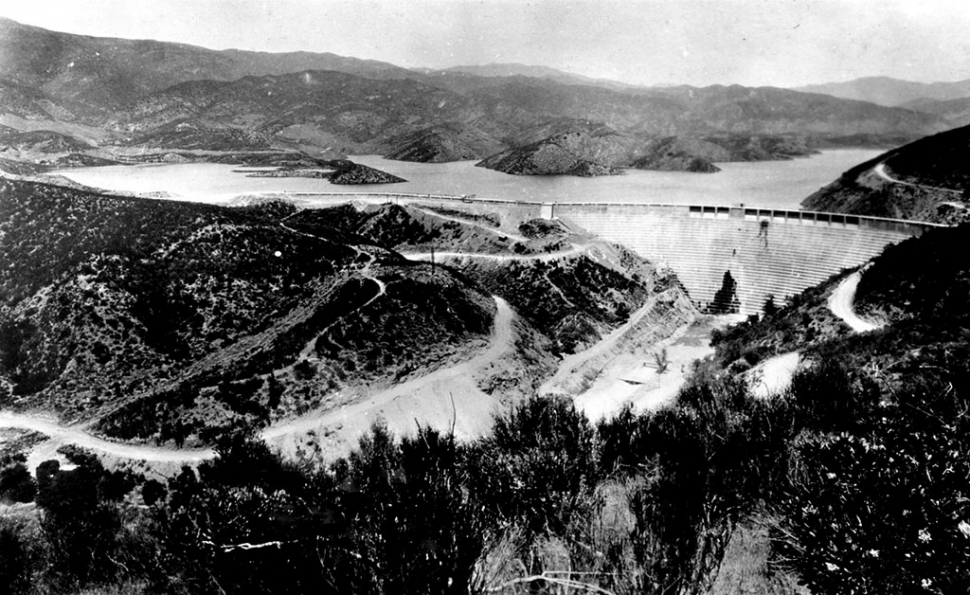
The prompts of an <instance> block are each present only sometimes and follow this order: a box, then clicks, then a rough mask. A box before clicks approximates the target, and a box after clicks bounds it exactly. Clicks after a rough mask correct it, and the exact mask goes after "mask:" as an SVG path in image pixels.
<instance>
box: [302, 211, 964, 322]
mask: <svg viewBox="0 0 970 595" xmlns="http://www.w3.org/2000/svg"><path fill="white" fill-rule="evenodd" d="M292 195H294V196H296V193H293V194H292ZM308 195H310V194H309V193H308ZM312 196H318V197H319V196H331V197H337V196H343V197H346V198H352V199H356V200H371V201H373V200H381V201H388V200H396V201H397V202H399V203H402V202H404V203H428V202H429V201H434V202H439V201H453V202H455V203H457V204H456V206H460V207H461V208H462V209H467V210H470V211H475V212H479V211H481V212H485V211H489V210H496V209H500V210H502V211H503V212H507V213H514V215H515V217H516V218H519V219H527V218H543V219H559V220H561V221H563V222H564V223H566V224H567V225H570V226H572V227H573V228H575V229H581V230H585V231H588V232H590V233H592V234H595V235H598V236H600V237H602V238H604V239H606V240H609V241H611V242H616V243H618V244H622V245H624V246H626V247H627V248H629V249H631V250H633V251H634V252H636V253H638V254H639V255H640V256H643V257H644V258H646V259H648V260H650V261H651V262H653V263H654V264H656V265H659V266H667V267H669V268H670V269H672V270H673V271H674V272H675V273H676V274H677V277H678V278H679V279H680V281H681V283H682V284H683V285H684V287H685V288H686V289H687V291H688V293H689V294H690V297H691V299H692V300H693V301H694V303H695V304H697V305H698V306H700V307H701V308H704V307H706V306H708V305H709V304H711V303H712V302H713V301H714V296H715V294H716V293H717V291H718V290H719V289H721V287H722V284H723V282H724V277H725V275H724V274H725V273H726V272H729V273H730V274H731V278H732V279H733V280H734V282H735V283H736V299H737V302H738V304H737V305H738V308H739V311H740V312H741V313H743V314H753V313H756V312H761V309H762V307H763V305H764V303H765V299H766V298H767V297H768V296H769V295H770V296H773V297H774V300H775V303H776V304H778V305H783V304H785V303H787V302H788V300H789V298H791V297H792V296H794V295H797V294H799V293H801V292H802V291H803V290H805V289H807V288H809V287H812V286H813V285H817V284H819V283H821V282H822V281H825V280H826V279H828V278H829V277H831V276H832V275H834V274H836V273H838V272H839V271H841V270H843V269H847V268H852V267H856V266H859V265H860V264H863V263H865V262H866V261H868V260H870V259H871V258H873V257H875V256H878V255H879V254H880V253H881V252H882V250H883V248H884V247H886V246H887V245H889V244H895V243H898V242H901V241H903V240H905V239H907V238H910V237H913V236H919V235H921V234H922V233H923V232H924V231H926V230H927V229H930V228H933V227H945V226H942V225H938V224H933V223H924V222H918V221H904V220H900V219H882V218H878V217H862V216H857V215H846V214H841V213H818V212H812V211H788V210H778V209H760V208H745V207H742V206H731V207H727V206H719V205H682V204H678V205H673V204H642V203H551V202H544V203H539V202H526V201H513V200H502V199H489V198H480V197H474V198H472V197H469V196H448V195H430V194H394V193H386V194H369V193H326V194H317V193H314V194H312Z"/></svg>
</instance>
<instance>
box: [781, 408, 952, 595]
mask: <svg viewBox="0 0 970 595" xmlns="http://www.w3.org/2000/svg"><path fill="white" fill-rule="evenodd" d="M967 446H968V443H967V434H966V433H965V432H964V431H958V430H957V428H956V427H955V426H954V425H952V424H944V423H939V421H938V420H934V419H933V418H925V419H923V420H919V419H915V420H914V419H912V418H909V417H908V416H900V415H891V416H890V417H888V418H886V419H883V420H881V421H879V422H878V423H877V424H876V426H875V427H874V428H873V431H872V432H870V433H867V434H866V435H862V436H858V435H852V434H839V435H837V436H831V437H823V438H819V439H816V440H813V441H811V442H808V443H806V444H805V445H803V446H802V448H801V449H800V456H801V473H800V474H799V475H798V477H797V481H795V482H794V484H793V485H792V487H791V489H790V492H789V495H788V497H787V498H786V499H785V500H784V501H783V503H782V505H781V507H780V509H781V511H782V512H783V513H784V517H783V521H782V522H781V526H780V532H779V547H778V551H779V554H780V556H781V557H782V559H783V560H784V561H785V562H787V563H788V564H790V565H791V566H792V567H793V568H795V569H796V570H797V571H798V572H799V573H800V575H801V576H802V578H803V580H805V582H806V583H807V584H808V585H809V586H810V587H811V588H812V590H813V591H815V592H819V593H907V594H908V593H926V594H930V593H945V594H950V593H967V592H970V568H968V566H967V560H968V559H970V502H968V500H967V498H966V490H967V481H968V479H970V461H968V460H967V457H966V452H967Z"/></svg>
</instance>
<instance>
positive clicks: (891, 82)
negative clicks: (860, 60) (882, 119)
mask: <svg viewBox="0 0 970 595" xmlns="http://www.w3.org/2000/svg"><path fill="white" fill-rule="evenodd" d="M795 90H796V91H803V92H806V93H823V94H825V95H831V96H833V97H840V98H842V99H856V100H859V101H868V102H871V103H875V104H878V105H884V106H888V107H898V106H909V107H913V108H914V109H919V107H917V106H918V105H919V103H915V104H914V102H920V101H923V100H935V101H948V100H951V99H961V98H966V97H970V79H968V80H965V81H957V82H952V83H916V82H912V81H903V80H899V79H894V78H889V77H885V76H873V77H865V78H859V79H855V80H851V81H846V82H843V83H825V84H821V85H807V86H804V87H798V88H796V89H795ZM921 111H922V110H921ZM964 123H966V122H964Z"/></svg>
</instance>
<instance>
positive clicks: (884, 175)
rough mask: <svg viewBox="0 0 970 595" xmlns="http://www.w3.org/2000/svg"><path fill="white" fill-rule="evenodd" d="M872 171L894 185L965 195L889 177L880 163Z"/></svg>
mask: <svg viewBox="0 0 970 595" xmlns="http://www.w3.org/2000/svg"><path fill="white" fill-rule="evenodd" d="M872 171H874V172H876V175H877V176H879V177H880V178H882V179H884V180H886V181H887V182H892V183H893V184H902V185H903V186H912V187H914V188H926V189H928V190H939V191H941V192H951V193H953V194H963V192H962V191H961V190H954V189H953V188H941V187H940V186H927V185H926V184H916V183H914V182H906V181H903V180H900V179H898V178H894V177H892V176H891V175H889V172H887V171H886V164H885V163H880V164H879V165H877V166H876V167H874V168H872Z"/></svg>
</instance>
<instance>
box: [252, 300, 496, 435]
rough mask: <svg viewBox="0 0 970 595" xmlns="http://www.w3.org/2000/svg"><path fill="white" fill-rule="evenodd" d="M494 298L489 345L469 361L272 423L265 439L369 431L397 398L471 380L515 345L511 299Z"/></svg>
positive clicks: (263, 433) (408, 421)
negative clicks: (331, 428)
mask: <svg viewBox="0 0 970 595" xmlns="http://www.w3.org/2000/svg"><path fill="white" fill-rule="evenodd" d="M493 299H494V300H495V305H496V314H495V322H494V326H493V328H492V336H491V340H490V343H489V346H488V348H487V349H486V350H485V351H483V352H482V353H480V354H478V355H476V356H475V357H473V358H472V359H470V360H467V361H464V362H460V363H458V364H455V365H453V366H450V367H447V368H441V369H438V370H435V371H434V372H432V373H430V374H428V375H426V376H421V377H420V378H414V379H412V380H408V381H406V382H403V383H401V384H398V385H396V386H392V387H390V388H388V389H386V390H383V391H380V392H378V393H375V394H373V395H370V396H369V397H367V398H366V399H364V400H361V401H358V402H355V403H352V404H349V405H346V406H344V407H340V408H337V409H331V410H328V411H324V412H321V413H319V414H311V415H308V416H304V417H301V418H299V419H295V420H292V421H288V422H284V423H281V424H278V425H275V426H271V427H269V428H267V429H265V430H264V431H263V432H262V436H263V439H265V440H267V441H272V440H275V439H278V438H281V437H283V436H287V435H292V434H305V433H307V432H310V431H319V430H320V429H321V428H325V427H328V426H341V427H343V428H346V427H348V426H354V427H357V426H359V425H361V423H360V422H361V421H363V420H366V423H364V427H363V429H364V430H366V429H367V427H369V425H370V423H371V422H372V421H373V420H374V419H376V418H377V417H378V416H379V413H380V412H381V410H383V409H384V408H386V406H387V405H389V404H390V403H392V402H393V401H395V400H398V399H402V398H406V397H408V396H410V395H414V394H417V393H420V392H422V391H424V390H426V389H428V388H429V387H432V386H433V385H441V384H443V383H444V384H449V381H457V380H466V379H471V378H472V377H473V375H474V373H475V372H476V371H478V370H480V369H482V368H484V367H485V366H487V365H489V364H491V363H492V362H494V361H496V360H498V359H499V358H500V357H501V356H502V355H503V354H504V353H505V352H506V351H507V350H509V349H510V348H511V346H512V340H513V330H512V320H513V318H514V313H513V311H512V308H511V307H510V306H509V304H508V302H506V301H505V300H503V299H502V298H500V297H495V296H493ZM452 396H454V395H452ZM449 407H450V405H449ZM407 423H408V424H410V423H412V420H411V419H408V420H407Z"/></svg>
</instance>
